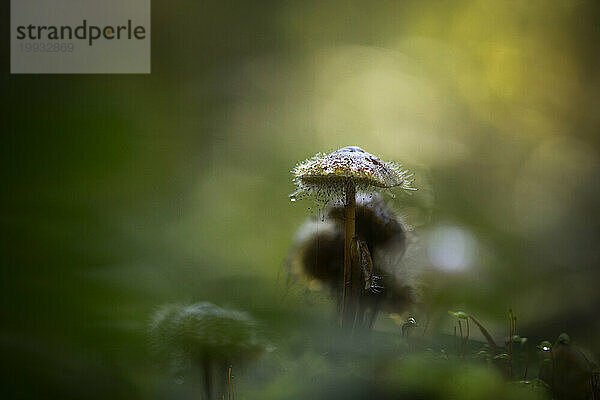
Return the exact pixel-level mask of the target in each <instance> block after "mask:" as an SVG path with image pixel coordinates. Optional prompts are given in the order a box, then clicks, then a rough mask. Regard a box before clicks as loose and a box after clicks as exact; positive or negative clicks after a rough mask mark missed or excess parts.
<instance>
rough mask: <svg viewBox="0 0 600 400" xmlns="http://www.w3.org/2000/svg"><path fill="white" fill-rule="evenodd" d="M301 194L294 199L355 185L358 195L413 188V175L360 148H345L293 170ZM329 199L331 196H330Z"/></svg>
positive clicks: (322, 155)
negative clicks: (391, 189)
mask: <svg viewBox="0 0 600 400" xmlns="http://www.w3.org/2000/svg"><path fill="white" fill-rule="evenodd" d="M292 173H293V174H294V182H295V183H296V185H297V186H298V190H297V192H296V193H295V194H294V195H301V194H304V193H306V194H317V196H318V195H319V194H323V193H324V192H327V193H331V192H337V191H343V189H344V187H345V186H346V184H347V183H349V182H351V183H354V184H355V186H356V189H357V191H359V192H368V191H370V190H372V189H374V188H392V187H396V186H398V187H401V188H403V189H406V190H415V189H414V188H413V187H411V183H412V180H411V179H410V177H411V176H412V174H409V173H408V170H403V169H402V168H401V167H400V165H398V164H396V163H393V162H383V161H381V160H380V159H379V158H377V157H375V156H374V155H373V154H370V153H367V152H366V151H364V150H363V149H361V148H360V147H357V146H348V147H343V148H341V149H339V150H336V151H334V152H333V153H329V154H321V153H319V154H317V155H315V156H314V157H312V158H310V159H308V160H305V161H303V162H301V163H299V164H298V165H296V167H295V168H294V169H293V170H292ZM327 197H328V196H327Z"/></svg>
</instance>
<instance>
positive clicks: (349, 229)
mask: <svg viewBox="0 0 600 400" xmlns="http://www.w3.org/2000/svg"><path fill="white" fill-rule="evenodd" d="M355 212H356V187H355V186H354V183H353V182H348V184H347V185H346V204H345V217H346V218H345V219H346V221H345V224H346V240H345V242H344V290H343V294H342V312H341V320H342V321H341V322H342V326H344V327H348V326H352V325H353V324H354V314H355V310H354V299H352V270H353V268H352V254H351V252H352V239H353V238H354V231H355V222H354V221H355Z"/></svg>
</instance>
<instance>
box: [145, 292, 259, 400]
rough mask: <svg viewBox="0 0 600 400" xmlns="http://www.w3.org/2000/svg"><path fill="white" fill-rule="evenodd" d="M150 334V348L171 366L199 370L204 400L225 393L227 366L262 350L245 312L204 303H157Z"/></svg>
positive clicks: (209, 399)
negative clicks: (190, 367)
mask: <svg viewBox="0 0 600 400" xmlns="http://www.w3.org/2000/svg"><path fill="white" fill-rule="evenodd" d="M150 336H151V339H152V344H153V347H154V349H155V350H156V351H157V353H158V354H159V355H161V356H163V358H164V359H166V361H168V363H169V364H170V365H171V366H172V367H174V368H176V369H177V370H178V371H181V370H182V369H185V368H186V366H188V365H189V366H192V367H195V368H196V369H198V370H200V371H201V373H202V375H203V381H204V389H205V397H206V399H208V400H213V399H220V398H221V395H223V394H224V393H226V392H227V390H228V388H227V379H226V376H227V366H228V365H231V363H233V362H236V363H238V364H240V363H243V362H244V361H247V360H249V359H252V358H254V357H255V356H257V355H259V354H260V353H261V352H262V351H263V350H264V349H265V342H264V341H263V340H261V339H260V338H259V335H258V331H257V325H256V322H255V321H254V320H253V319H252V317H251V316H250V315H249V314H247V313H245V312H240V311H235V310H228V309H224V308H220V307H217V306H216V305H214V304H212V303H208V302H201V303H196V304H192V305H178V304H168V305H163V306H161V307H160V308H159V309H158V310H157V311H156V312H155V314H154V315H153V317H152V321H151V323H150Z"/></svg>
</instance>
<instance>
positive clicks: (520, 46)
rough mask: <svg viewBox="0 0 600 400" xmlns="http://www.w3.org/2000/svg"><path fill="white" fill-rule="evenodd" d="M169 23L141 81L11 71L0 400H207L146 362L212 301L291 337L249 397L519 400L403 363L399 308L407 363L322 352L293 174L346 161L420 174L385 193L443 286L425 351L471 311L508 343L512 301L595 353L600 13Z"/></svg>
mask: <svg viewBox="0 0 600 400" xmlns="http://www.w3.org/2000/svg"><path fill="white" fill-rule="evenodd" d="M5 7H8V5H6V6H5ZM152 15H153V20H152V74H151V75H148V76H142V75H139V76H126V75H83V76H60V75H57V76H50V75H37V76H36V75H32V76H25V75H24V76H18V75H8V74H7V72H6V71H8V60H4V64H3V65H4V67H5V68H4V72H3V74H2V78H1V79H2V89H3V90H2V102H3V104H2V109H3V110H4V112H5V116H4V117H3V118H2V119H3V125H2V126H3V136H4V139H3V143H2V146H0V149H1V150H0V151H1V152H2V157H1V161H2V168H1V171H2V187H3V190H4V193H3V196H2V207H1V210H2V211H1V223H2V229H1V235H2V243H3V246H2V258H3V264H4V268H3V271H4V273H3V276H2V279H1V280H0V299H1V305H2V306H1V314H0V317H1V321H2V324H1V325H0V354H2V363H1V365H2V367H0V372H1V375H2V378H3V379H2V381H4V383H3V384H2V385H1V386H0V397H3V398H33V397H38V398H61V399H69V398H73V399H75V398H98V399H109V398H111V399H116V398H126V399H134V398H189V397H195V398H199V395H197V394H196V392H195V391H194V386H193V382H192V383H189V382H187V381H186V382H184V383H181V381H177V382H176V381H175V379H174V378H173V377H172V376H170V375H169V373H168V371H166V370H163V369H161V368H160V365H159V363H156V362H154V359H153V357H152V354H151V351H150V350H149V346H148V335H147V327H148V322H149V320H150V316H151V315H152V313H153V312H154V310H156V309H157V307H158V306H159V305H161V304H163V303H186V302H197V301H211V302H214V303H215V304H218V305H220V306H227V307H232V308H237V309H240V310H243V311H247V312H249V313H251V314H252V315H253V316H254V317H255V318H256V319H257V320H258V321H259V322H260V323H261V325H262V326H263V329H264V330H265V332H266V333H265V334H266V336H267V337H268V338H269V340H270V341H271V342H272V343H273V344H274V346H273V349H271V350H272V351H271V352H270V353H268V354H267V355H265V356H264V357H263V358H262V359H260V360H258V361H256V364H255V365H253V366H250V367H249V368H247V369H246V370H245V371H235V366H234V372H235V373H236V376H237V377H238V381H237V383H236V398H240V399H244V398H248V399H282V398H299V399H302V398H321V397H322V398H338V397H339V398H350V396H349V395H347V394H344V393H345V392H344V390H350V391H351V393H352V394H353V395H354V396H355V398H363V397H361V396H363V394H364V396H371V398H384V397H385V396H386V393H389V392H390V391H391V392H392V393H393V392H394V390H397V391H396V393H405V394H406V396H411V395H413V394H414V395H415V396H417V395H419V393H421V389H423V388H427V390H428V391H427V394H422V393H421V394H420V395H421V396H422V397H419V398H440V397H444V396H448V397H449V398H452V396H459V397H460V396H463V397H467V398H468V397H469V396H471V397H470V398H492V397H490V394H491V395H496V396H498V398H519V396H520V394H519V393H516V394H515V392H514V391H515V390H520V389H516V388H513V387H510V386H507V385H506V384H504V383H503V381H502V379H501V378H500V376H499V375H498V374H497V373H496V372H495V371H494V370H493V369H490V368H486V367H485V365H471V364H469V363H462V364H460V363H459V364H458V365H455V364H453V363H451V362H449V363H447V364H443V365H441V366H439V368H438V364H439V362H433V363H427V362H426V358H425V357H417V356H407V357H396V356H394V351H395V349H397V348H400V347H401V346H402V345H406V343H404V342H402V340H401V339H400V338H399V337H400V330H399V327H398V326H396V325H395V324H394V322H392V320H391V319H390V318H388V317H387V316H385V315H382V316H380V320H379V322H378V324H377V326H376V329H377V330H378V332H380V333H381V334H386V335H388V336H391V337H393V338H394V340H395V341H396V342H397V346H396V347H395V346H392V349H391V350H389V349H388V350H386V351H381V352H378V351H373V354H372V355H370V356H368V355H367V356H365V355H360V356H357V358H356V362H357V363H358V366H357V365H355V364H353V362H351V361H349V362H348V363H338V362H335V361H334V360H332V359H331V358H330V357H329V356H328V355H330V354H332V353H335V350H332V349H335V348H336V346H337V339H336V338H335V336H331V335H327V334H326V332H328V331H329V327H330V325H332V324H334V321H333V318H332V315H333V312H334V311H333V303H331V302H330V301H328V299H327V295H326V294H324V293H321V294H318V295H317V294H315V293H313V292H308V291H306V290H305V288H304V287H302V286H301V285H299V284H291V285H290V284H288V282H287V275H286V269H285V258H286V255H287V252H288V250H289V248H290V246H291V244H292V240H293V236H294V232H295V230H296V229H297V228H298V226H299V225H300V224H301V222H302V221H303V220H304V219H305V218H306V217H307V216H309V215H310V214H311V212H314V205H313V204H311V203H310V202H307V201H299V202H296V203H291V202H290V201H289V198H288V194H289V193H291V192H293V190H294V188H293V185H292V183H291V174H290V172H289V171H290V170H291V168H292V167H293V166H294V164H295V163H296V162H298V161H300V160H302V159H304V158H307V157H309V156H311V155H313V154H314V153H316V152H326V151H332V150H335V149H337V148H339V147H342V146H346V145H357V146H361V147H363V148H364V149H365V150H367V151H369V152H371V153H373V154H376V155H378V156H380V157H381V158H382V159H385V160H396V161H399V162H402V163H403V164H404V165H405V166H406V167H407V168H410V169H411V170H412V171H414V172H415V177H416V181H415V186H416V187H419V188H420V190H419V191H417V192H415V193H414V194H412V195H410V196H406V195H398V196H396V198H395V199H390V202H391V203H392V204H393V206H394V207H395V208H396V209H397V210H398V212H399V213H401V214H403V215H405V216H406V222H407V223H408V224H409V225H410V226H412V227H414V230H415V233H416V235H417V236H418V241H416V243H415V246H416V247H418V249H419V250H418V251H414V252H409V253H410V254H409V257H408V259H407V260H406V262H407V263H409V264H410V265H411V266H412V267H413V268H423V270H427V271H428V272H427V274H425V289H424V297H423V302H424V308H425V309H426V310H428V312H429V313H430V314H429V315H430V323H429V330H430V333H431V335H441V336H443V335H452V328H453V323H454V321H452V319H451V318H450V317H449V316H448V314H447V310H463V311H465V312H469V313H474V314H475V315H477V317H478V318H479V319H480V320H482V321H485V323H486V327H487V328H488V329H489V330H490V332H491V333H492V334H493V335H494V337H496V338H497V340H498V341H499V342H503V340H504V338H505V337H506V336H507V335H508V322H507V310H508V309H509V308H512V310H513V311H514V312H515V314H516V315H517V317H518V331H519V333H520V334H521V335H524V336H528V337H530V340H531V342H534V343H537V341H540V340H543V339H548V340H550V341H554V340H555V339H556V337H557V336H558V334H559V333H561V332H563V331H566V332H568V333H569V334H570V336H571V339H572V341H573V342H574V343H576V344H577V345H578V346H579V347H580V348H582V349H583V350H584V351H585V353H586V354H587V355H588V357H589V358H590V359H596V358H597V357H598V356H600V341H599V340H600V339H599V333H600V320H599V319H598V315H597V310H598V307H600V292H599V291H598V283H599V282H600V270H599V269H598V262H599V261H600V248H599V246H598V241H599V240H600V229H599V228H600V214H599V212H598V204H599V200H600V185H599V183H600V182H599V173H600V153H599V151H600V149H599V141H598V140H597V135H598V134H599V132H600V114H599V113H598V110H599V108H600V68H599V67H600V65H599V61H600V58H599V54H600V32H599V29H598V20H599V18H600V7H598V4H596V3H595V2H593V1H587V2H586V1H571V2H567V1H564V2H563V1H526V2H501V1H474V2H473V1H464V2H462V1H433V2H422V1H405V2H393V1H375V2H362V3H361V2H350V3H349V2H344V1H332V2H323V1H305V2H289V1H286V2H270V3H266V2H263V3H258V2H247V3H242V2H233V3H232V2H229V3H223V4H222V2H219V1H214V2H207V1H199V2H197V1H177V2H160V1H156V0H155V1H153V9H152ZM5 19H6V17H5ZM5 42H6V41H5ZM2 53H3V54H8V48H7V43H4V46H3V52H2ZM309 207H312V210H311V211H309V210H308V208H309ZM411 254H412V255H411ZM416 318H417V320H419V322H421V321H424V320H425V316H424V315H423V314H419V313H418V312H417V313H416ZM321 335H323V336H321ZM473 336H474V337H475V339H477V340H482V338H481V336H479V335H478V334H477V332H473ZM323 338H325V339H323ZM396 342H394V341H392V343H396ZM450 343H451V341H450ZM378 354H379V355H381V358H379V359H378V357H379V356H378ZM390 354H391V355H392V356H391V357H390ZM383 355H385V357H384V356H383ZM388 357H389V359H388ZM360 360H362V361H360ZM365 360H366V361H365ZM381 364H384V365H385V372H378V371H379V369H378V368H379V367H376V366H380V365H381ZM341 365H342V366H344V365H345V366H348V365H350V366H349V367H347V368H346V367H341ZM371 366H372V368H371ZM352 368H354V369H352ZM407 371H408V372H407ZM353 374H355V375H356V376H362V377H363V379H364V384H361V382H362V381H360V380H358V381H357V380H356V379H354V378H352V376H354V375H353ZM382 382H383V383H382ZM352 385H356V388H355V390H354V389H352V388H354V386H352ZM436 385H438V386H436ZM379 391H381V392H379ZM361 393H362V394H361ZM376 393H381V394H376ZM2 394H4V395H5V396H4V395H2ZM528 394H530V393H528ZM319 396H321V397H319ZM423 396H432V397H423ZM532 396H533V394H532ZM409 398H410V397H409ZM454 398H456V397H454Z"/></svg>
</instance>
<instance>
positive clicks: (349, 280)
mask: <svg viewBox="0 0 600 400" xmlns="http://www.w3.org/2000/svg"><path fill="white" fill-rule="evenodd" d="M292 173H293V174H294V183H295V184H296V185H297V187H298V189H297V190H296V192H295V193H294V194H292V195H291V199H292V201H295V199H296V198H298V197H302V196H304V195H308V196H312V197H315V198H316V199H317V200H320V201H322V202H325V203H327V202H331V201H340V200H343V199H345V202H344V211H345V212H344V217H345V240H344V280H343V282H344V285H343V291H342V307H341V310H340V321H341V324H342V326H345V327H352V326H353V325H354V320H355V317H356V299H355V298H354V297H356V293H357V287H356V286H357V285H358V275H359V271H358V269H359V266H358V265H355V266H354V267H353V266H352V264H353V262H352V258H353V253H354V258H355V259H357V260H356V261H355V264H358V263H359V262H360V260H366V262H368V260H369V259H370V256H367V255H366V254H364V248H362V249H361V247H360V244H359V243H355V238H354V233H355V208H356V193H357V192H359V193H372V192H373V191H375V190H377V189H385V188H393V187H400V188H402V189H406V190H414V188H412V187H411V183H412V180H410V177H411V176H412V175H411V174H409V173H408V171H407V170H403V169H402V168H401V167H400V166H399V165H398V164H395V163H391V162H383V161H381V160H380V159H379V158H377V157H375V156H374V155H372V154H370V153H367V152H366V151H364V150H363V149H361V148H360V147H357V146H348V147H343V148H341V149H339V150H336V151H334V152H333V153H330V154H321V153H319V154H317V155H315V156H314V157H312V158H310V159H308V160H306V161H303V162H301V163H299V164H298V165H296V167H295V168H294V169H293V170H292ZM353 270H356V271H353ZM353 272H354V274H353Z"/></svg>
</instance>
